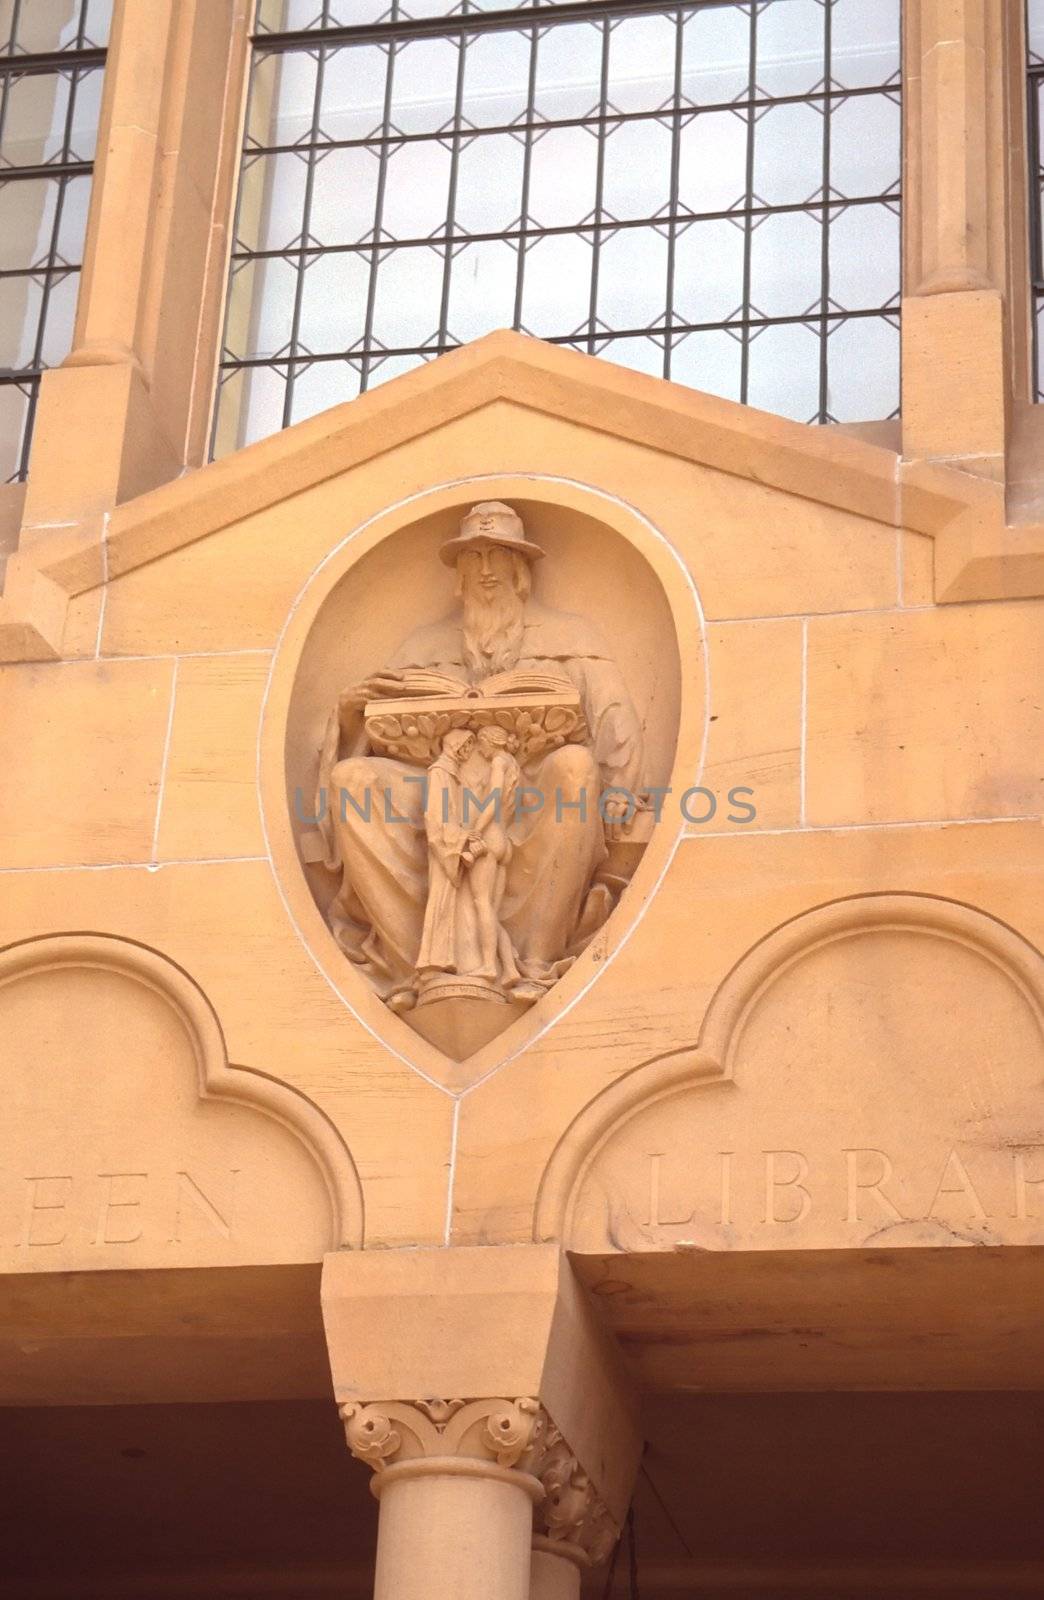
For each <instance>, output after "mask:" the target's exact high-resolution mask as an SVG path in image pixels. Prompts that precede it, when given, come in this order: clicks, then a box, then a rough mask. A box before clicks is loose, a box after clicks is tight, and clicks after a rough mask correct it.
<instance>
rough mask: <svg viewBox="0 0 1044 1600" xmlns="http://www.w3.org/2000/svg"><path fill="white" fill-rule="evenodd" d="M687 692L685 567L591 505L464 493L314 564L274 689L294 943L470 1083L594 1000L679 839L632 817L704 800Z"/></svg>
mask: <svg viewBox="0 0 1044 1600" xmlns="http://www.w3.org/2000/svg"><path fill="white" fill-rule="evenodd" d="M476 505H479V506H480V508H481V509H480V510H479V511H477V512H475V511H474V507H475V506H476ZM490 507H492V509H489V508H490ZM498 507H499V509H498ZM704 681H705V674H704V660H703V648H702V632H701V620H700V614H699V603H698V599H697V597H696V593H695V590H694V588H693V586H692V583H691V580H690V579H689V577H688V574H687V573H686V572H685V570H684V568H683V567H682V565H681V562H680V560H679V558H678V557H677V556H676V554H675V553H674V551H673V550H672V548H671V547H670V546H669V545H668V544H667V542H666V540H664V539H663V537H662V536H661V535H660V534H658V533H657V531H656V530H655V529H652V528H651V527H650V526H649V525H648V524H647V523H645V522H644V520H643V519H641V518H640V517H638V516H637V515H636V514H635V513H633V512H631V511H629V510H628V509H627V508H624V507H621V506H619V505H618V504H617V503H616V502H613V501H610V500H608V499H607V498H606V497H603V496H601V495H598V494H596V493H595V492H594V491H590V490H586V489H581V488H578V487H574V486H571V485H565V484H561V483H558V482H555V483H545V482H544V481H543V480H540V481H534V480H492V481H491V480H485V481H480V482H478V483H468V484H463V485H460V484H458V485H455V486H453V487H452V488H450V489H446V490H442V491H436V492H433V493H432V494H431V495H429V496H425V497H424V498H423V499H422V500H421V501H419V502H417V501H415V502H413V503H412V505H409V506H408V507H406V508H404V509H403V510H401V511H400V512H399V513H397V514H396V513H390V514H388V515H387V516H385V517H383V518H381V519H378V520H377V521H376V522H375V523H373V524H370V525H368V526H367V527H365V528H363V529H361V530H359V531H358V532H357V533H356V534H355V535H353V536H351V537H350V538H349V539H348V540H346V541H345V542H344V544H343V545H341V546H340V547H338V549H337V550H335V551H334V552H333V553H332V555H331V557H329V558H328V559H327V561H326V562H325V563H324V564H323V567H322V568H321V569H320V570H319V572H317V573H316V574H315V575H314V577H313V579H312V580H311V581H310V583H309V585H308V586H306V589H305V591H304V593H303V595H302V597H301V599H300V601H299V604H298V607H297V608H296V610H295V614H294V616H293V618H292V619H291V623H290V624H289V626H288V628H287V631H286V635H285V637H284V641H283V643H282V645H281V647H280V650H279V652H278V654H277V659H276V663H275V665H274V669H273V681H272V686H271V693H270V696H269V704H268V711H267V716H266V728H265V732H264V739H265V751H266V755H265V761H266V763H267V764H268V765H269V767H270V768H274V764H275V761H276V760H277V759H280V760H281V763H282V772H281V775H280V776H281V782H280V785H279V790H277V788H276V784H275V780H274V771H272V773H271V779H270V781H269V782H266V783H265V785H264V793H265V811H266V824H267V826H268V830H269V838H270V841H271V843H272V847H273V855H274V857H275V859H276V864H277V869H278V868H279V866H280V865H282V866H283V868H284V870H283V872H282V874H281V876H282V878H283V886H284V892H285V893H286V895H287V899H288V902H289V904H290V907H291V909H292V911H293V913H294V915H295V917H296V918H297V921H298V925H299V928H300V929H301V931H302V934H303V936H304V938H305V940H306V943H307V944H308V945H309V948H310V949H311V950H312V952H313V955H315V957H316V959H317V960H319V961H320V964H321V965H322V966H323V968H324V970H325V971H326V973H327V975H328V977H330V978H331V980H332V982H333V983H334V984H335V986H336V987H337V988H338V989H339V990H340V991H341V993H342V994H343V995H344V997H345V998H346V999H347V1000H348V1001H349V1003H350V1004H351V1005H352V1006H353V1007H354V1008H355V1009H356V1010H357V1011H358V1012H359V1014H360V1015H361V1016H362V1017H363V1019H364V1021H366V1022H367V1024H368V1025H369V1026H370V1027H371V1028H372V1029H373V1030H374V1031H376V1032H378V1033H380V1034H381V1035H382V1036H383V1037H385V1038H386V1039H387V1041H388V1043H389V1044H390V1045H391V1046H392V1047H393V1048H395V1049H396V1051H397V1053H399V1054H400V1055H403V1056H404V1057H405V1058H406V1059H408V1060H411V1061H413V1062H414V1063H416V1064H418V1065H421V1066H422V1068H424V1069H426V1070H430V1071H433V1072H434V1073H435V1075H437V1076H439V1077H441V1078H442V1080H443V1081H449V1082H451V1083H453V1084H454V1085H461V1084H463V1083H464V1082H466V1081H473V1080H474V1077H476V1076H478V1075H480V1074H481V1072H482V1071H484V1070H486V1069H487V1067H488V1066H489V1065H492V1064H494V1063H495V1061H496V1060H497V1059H500V1058H502V1056H503V1054H504V1053H506V1052H507V1050H509V1049H512V1048H518V1047H519V1046H520V1045H521V1044H523V1043H524V1042H525V1040H526V1038H527V1037H529V1038H531V1037H533V1036H534V1035H535V1033H536V1032H538V1031H539V1030H540V1028H541V1027H542V1026H543V1025H546V1024H547V1023H548V1022H549V1021H550V1020H551V1019H552V1017H553V1016H554V1015H555V1014H557V1011H558V1010H560V1009H561V1006H562V1004H563V1003H565V1002H567V1001H568V999H569V997H570V995H572V994H576V993H578V992H579V989H580V987H581V986H582V985H583V984H584V983H585V982H587V981H588V980H589V979H590V977H591V976H593V974H594V971H595V970H597V968H596V967H595V966H594V962H595V959H596V958H598V959H599V960H604V959H605V957H606V956H607V955H608V954H609V953H610V952H611V950H612V949H613V947H614V945H615V943H616V942H617V941H618V939H619V937H620V934H621V932H622V931H624V930H625V929H626V927H627V925H628V924H629V922H630V921H631V920H633V916H634V914H635V912H636V911H637V909H638V907H639V906H640V905H641V903H642V899H643V898H644V895H645V894H646V893H647V892H648V890H647V887H646V886H647V885H649V884H650V883H651V882H653V881H655V876H656V872H657V871H658V868H657V867H656V863H657V861H660V864H661V865H662V858H665V855H666V851H667V850H668V849H669V848H670V843H671V841H672V839H673V837H674V835H675V833H676V832H677V820H676V819H675V818H673V817H672V818H670V820H668V819H667V818H666V816H665V819H664V822H663V823H662V824H661V825H659V826H654V817H653V813H652V811H651V810H650V809H648V808H647V807H646V805H645V804H644V803H643V802H641V800H640V797H641V795H642V794H643V793H644V791H646V790H647V789H648V788H649V787H650V786H666V785H669V784H674V783H677V781H678V778H679V774H680V775H681V776H682V784H683V786H684V784H685V783H690V782H696V781H698V780H697V778H696V776H695V774H696V773H697V771H698V767H699V763H700V758H701V744H702V733H703V724H704V717H703V701H704ZM360 686H365V687H361V688H360ZM356 688H359V693H358V694H357V695H355V696H354V698H353V697H352V696H349V697H348V698H347V699H343V698H340V697H342V696H343V695H344V691H346V690H354V689H356ZM339 702H340V712H339V713H338V710H337V708H338V705H339ZM680 729H683V730H687V734H688V737H685V736H683V737H682V738H681V739H680V738H679V730H680ZM280 732H282V739H281V740H280ZM616 790H618V791H619V792H618V793H616V792H615V791H616ZM611 791H613V792H611ZM632 795H633V796H635V797H638V799H639V804H638V807H637V809H636V810H634V811H633V814H632V804H631V796H632ZM614 810H616V811H619V810H623V811H624V812H625V813H626V814H627V815H626V816H625V817H624V818H622V819H620V820H621V821H622V823H623V826H620V827H614V821H615V819H614V816H613V812H614ZM660 835H662V836H663V837H662V838H661V837H659V836H660ZM463 1060H467V1061H468V1066H469V1071H468V1073H467V1074H465V1075H463V1076H462V1075H461V1073H460V1070H459V1069H458V1068H453V1069H452V1070H451V1071H450V1072H449V1073H448V1075H447V1073H446V1072H445V1071H443V1070H442V1069H441V1067H440V1063H445V1064H446V1065H447V1066H448V1064H449V1063H451V1062H453V1063H459V1062H461V1061H463Z"/></svg>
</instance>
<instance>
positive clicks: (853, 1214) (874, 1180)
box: [843, 1150, 904, 1222]
mask: <svg viewBox="0 0 1044 1600" xmlns="http://www.w3.org/2000/svg"><path fill="white" fill-rule="evenodd" d="M843 1154H844V1156H845V1159H846V1160H847V1162H848V1221H849V1222H859V1221H860V1220H861V1218H860V1216H859V1191H860V1190H861V1189H862V1190H863V1191H864V1192H865V1193H867V1194H872V1195H873V1197H874V1199H875V1200H876V1201H877V1203H878V1205H879V1206H880V1208H881V1210H882V1211H883V1212H884V1214H885V1216H886V1217H887V1218H888V1220H889V1222H902V1221H903V1220H904V1218H903V1214H902V1212H901V1211H898V1210H897V1209H896V1207H895V1206H894V1205H893V1204H892V1202H891V1201H890V1200H889V1198H888V1196H887V1195H886V1194H885V1193H884V1191H883V1190H882V1188H881V1185H882V1183H887V1182H888V1180H889V1179H890V1178H891V1176H892V1163H891V1162H890V1161H889V1159H888V1157H887V1156H886V1155H885V1153H884V1151H883V1150H845V1151H844V1152H843ZM861 1156H868V1157H869V1158H870V1159H871V1160H873V1161H875V1162H876V1163H877V1169H878V1170H877V1176H876V1177H868V1176H866V1175H865V1174H864V1175H863V1176H862V1177H861V1176H860V1173H859V1166H860V1157H861Z"/></svg>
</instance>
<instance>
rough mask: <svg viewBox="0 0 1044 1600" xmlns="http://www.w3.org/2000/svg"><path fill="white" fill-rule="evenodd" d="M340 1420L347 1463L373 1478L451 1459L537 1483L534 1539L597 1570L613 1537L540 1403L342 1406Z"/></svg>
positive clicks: (614, 1530)
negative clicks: (410, 1464) (360, 1465)
mask: <svg viewBox="0 0 1044 1600" xmlns="http://www.w3.org/2000/svg"><path fill="white" fill-rule="evenodd" d="M340 1416H341V1419H342V1421H343V1422H344V1425H345V1433H346V1436H347V1440H348V1446H349V1448H350V1450H351V1452H352V1454H353V1456H355V1458H356V1460H358V1461H363V1462H365V1463H366V1465H367V1466H369V1467H370V1468H372V1470H373V1471H374V1472H375V1473H381V1472H383V1471H384V1470H385V1469H386V1468H388V1467H393V1466H398V1465H399V1464H400V1463H402V1462H405V1461H416V1460H424V1459H428V1460H436V1459H444V1458H445V1457H458V1458H464V1459H471V1460H479V1461H486V1462H488V1463H490V1465H492V1466H496V1467H499V1468H501V1469H505V1468H506V1469H509V1470H514V1471H517V1472H519V1473H522V1474H525V1475H526V1476H527V1478H528V1479H529V1481H530V1482H531V1483H532V1480H533V1479H536V1484H533V1492H534V1498H535V1499H537V1500H538V1503H537V1505H536V1508H535V1513H534V1535H535V1537H536V1538H537V1539H541V1540H544V1541H546V1542H547V1544H549V1545H551V1546H554V1547H555V1549H556V1550H558V1551H559V1552H560V1553H561V1554H562V1555H564V1556H567V1557H568V1558H569V1559H570V1560H573V1561H575V1562H577V1563H578V1564H579V1565H582V1566H597V1565H598V1564H599V1563H601V1562H602V1561H604V1560H605V1559H606V1558H607V1556H608V1555H609V1554H610V1552H611V1550H612V1548H613V1546H614V1544H615V1543H616V1541H617V1539H618V1538H619V1532H620V1530H619V1528H618V1527H617V1526H616V1524H615V1523H614V1522H613V1519H612V1517H611V1516H610V1513H609V1511H608V1510H607V1508H606V1506H605V1504H604V1502H603V1501H602V1499H601V1497H600V1496H599V1494H598V1492H597V1490H596V1488H595V1486H594V1484H593V1483H592V1481H591V1478H590V1477H589V1475H588V1474H587V1472H586V1471H585V1470H584V1468H583V1466H582V1465H581V1463H580V1462H579V1460H578V1459H577V1457H576V1456H575V1455H574V1453H573V1451H572V1450H571V1449H570V1447H569V1445H568V1443H567V1441H566V1439H565V1438H564V1436H563V1434H562V1432H561V1430H560V1429H559V1428H558V1427H556V1425H555V1424H554V1422H552V1420H551V1418H550V1417H549V1416H548V1414H547V1412H546V1411H545V1410H544V1408H543V1406H542V1405H541V1404H540V1402H539V1400H534V1399H530V1398H525V1397H523V1398H519V1399H514V1400H509V1399H505V1398H500V1397H498V1398H495V1399H489V1400H467V1401H465V1400H416V1401H403V1400H392V1401H378V1402H375V1403H372V1404H363V1403H361V1402H356V1401H349V1402H348V1403H346V1404H344V1405H342V1406H341V1407H340ZM537 1484H539V1488H540V1489H542V1490H543V1497H542V1499H540V1498H539V1489H537V1487H536V1485H537Z"/></svg>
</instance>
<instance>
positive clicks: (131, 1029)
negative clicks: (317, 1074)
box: [0, 934, 363, 1272]
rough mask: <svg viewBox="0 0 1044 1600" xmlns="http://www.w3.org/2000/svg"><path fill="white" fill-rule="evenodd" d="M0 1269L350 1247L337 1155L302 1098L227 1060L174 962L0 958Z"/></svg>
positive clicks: (109, 953) (357, 1241)
mask: <svg viewBox="0 0 1044 1600" xmlns="http://www.w3.org/2000/svg"><path fill="white" fill-rule="evenodd" d="M0 1040H2V1045H0V1059H2V1066H0V1096H2V1103H3V1107H4V1129H5V1132H4V1135H3V1139H2V1144H0V1270H5V1271H10V1272H32V1271H48V1272H54V1271H57V1270H86V1269H91V1268H108V1269H112V1268H120V1267H135V1268H142V1267H179V1266H193V1267H198V1266H217V1265H222V1266H224V1265H245V1264H261V1263H264V1264H276V1263H286V1262H305V1261H318V1260H320V1259H321V1258H322V1256H323V1255H324V1253H325V1252H326V1251H328V1250H331V1249H337V1248H339V1247H342V1246H358V1245H361V1243H362V1216H363V1210H362V1194H361V1190H360V1186H359V1181H358V1177H357V1175H356V1172H355V1168H354V1165H353V1163H352V1160H351V1157H350V1155H349V1153H348V1151H347V1150H346V1148H345V1146H344V1144H343V1142H342V1140H341V1139H340V1136H339V1135H338V1133H337V1132H336V1130H335V1129H334V1128H333V1126H332V1125H331V1124H330V1123H329V1122H328V1121H327V1119H326V1118H325V1116H323V1114H322V1113H321V1112H320V1111H319V1110H318V1108H317V1107H315V1106H314V1105H312V1104H311V1103H310V1102H309V1101H307V1100H305V1099H304V1098H303V1096H301V1095H299V1094H298V1093H296V1092H295V1091H294V1090H292V1089H290V1088H288V1087H287V1086H286V1085H284V1084H280V1083H276V1082H275V1081H273V1080H272V1079H270V1078H267V1077H264V1076H263V1075H261V1074H260V1073H256V1072H252V1071H250V1070H249V1069H247V1068H243V1067H238V1066H230V1065H229V1064H228V1062H227V1060H226V1056H225V1046H224V1041H223V1038H222V1035H221V1030H220V1027H219V1025H218V1022H217V1019H216V1017H215V1015H214V1013H213V1011H212V1010H211V1008H210V1006H209V1004H208V1002H207V1000H206V999H205V997H204V996H203V994H202V993H201V991H200V990H199V989H198V988H197V987H196V985H195V984H194V983H193V982H192V981H191V979H190V978H188V977H187V976H186V974H185V973H184V972H182V971H181V969H180V968H178V967H175V966H174V965H173V964H172V963H171V962H169V961H167V960H166V959H165V958H164V957H163V956H160V955H158V954H157V953H156V952H155V951H153V950H149V949H146V948H145V947H143V946H141V945H137V944H133V943H131V942H130V941H128V940H123V939H117V938H111V937H102V936H97V935H91V934H68V935H58V936H54V937H50V938H43V939H34V940H30V941H28V942H27V943H24V944H18V945H14V946H10V947H9V948H8V949H7V950H5V951H3V952H2V953H0Z"/></svg>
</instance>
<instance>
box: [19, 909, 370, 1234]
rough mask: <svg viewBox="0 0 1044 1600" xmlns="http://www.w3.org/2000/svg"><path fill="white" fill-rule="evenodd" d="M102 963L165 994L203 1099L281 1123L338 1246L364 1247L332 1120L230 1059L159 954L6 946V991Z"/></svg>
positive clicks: (184, 980) (207, 1015) (56, 942)
mask: <svg viewBox="0 0 1044 1600" xmlns="http://www.w3.org/2000/svg"><path fill="white" fill-rule="evenodd" d="M62 967H67V968H74V969H75V968H84V967H87V968H90V967H97V968H102V969H107V970H109V971H113V972H118V973H120V974H121V975H123V976H125V977H127V978H130V979H132V980H133V981H134V982H136V983H140V984H142V985H143V986H144V987H145V988H148V989H151V990H153V991H154V992H155V993H157V994H159V995H160V996H161V997H162V998H163V1000H164V1001H165V1002H166V1004H167V1005H168V1006H169V1007H170V1009H171V1010H172V1011H173V1012H174V1013H175V1015H176V1016H177V1017H178V1020H179V1021H180V1023H181V1025H182V1027H183V1028H184V1029H185V1031H186V1033H187V1034H188V1036H189V1038H190V1040H191V1043H192V1050H193V1054H194V1055H195V1058H196V1062H197V1069H198V1080H197V1082H198V1094H199V1098H200V1100H218V1101H220V1100H226V1101H230V1102H232V1103H233V1104H236V1105H241V1106H246V1107H248V1108H249V1109H251V1110H253V1111H256V1112H259V1113H260V1114H261V1115H263V1116H266V1117H269V1118H271V1119H272V1120H273V1121H275V1122H278V1123H281V1124H282V1126H283V1127H284V1128H286V1129H287V1130H288V1131H289V1132H290V1133H291V1134H293V1136H294V1137H295V1138H296V1139H297V1140H298V1141H299V1142H300V1144H301V1145H303V1146H304V1148H305V1149H306V1150H307V1151H308V1152H309V1154H310V1156H311V1157H312V1160H313V1161H314V1162H315V1164H316V1166H317V1168H318V1169H319V1172H320V1173H321V1175H322V1178H323V1182H324V1185H325V1188H326V1191H327V1195H328V1197H329V1202H330V1212H331V1219H332V1223H333V1235H334V1240H333V1242H334V1244H335V1246H336V1247H337V1248H340V1249H346V1250H358V1249H361V1248H362V1244H363V1194H362V1185H361V1183H360V1181H359V1175H358V1172H357V1171H356V1168H355V1163H354V1162H353V1160H352V1157H351V1155H350V1153H349V1151H348V1149H347V1147H346V1146H345V1144H344V1141H343V1140H342V1138H341V1136H340V1134H339V1133H338V1131H337V1129H336V1128H335V1127H334V1125H333V1123H332V1122H330V1120H329V1118H328V1117H326V1116H325V1115H324V1113H323V1112H322V1111H320V1109H319V1107H318V1106H316V1105H314V1104H313V1103H312V1101H310V1100H307V1099H306V1098H305V1096H304V1095H303V1094H300V1093H299V1092H298V1091H297V1090H296V1089H292V1088H291V1087H290V1086H289V1085H288V1084H285V1083H279V1082H277V1081H276V1080H275V1079H274V1078H270V1077H268V1076H266V1075H265V1074H263V1073H260V1072H254V1071H253V1070H252V1069H251V1068H249V1067H240V1066H235V1065H233V1064H232V1063H230V1062H229V1060H228V1057H227V1052H226V1049H225V1040H224V1036H223V1034H222V1031H221V1025H220V1023H219V1021H218V1019H217V1016H216V1015H215V1013H214V1011H213V1009H212V1007H211V1005H210V1002H209V1000H208V999H207V998H206V996H205V995H204V993H203V991H202V990H201V989H200V988H199V987H198V985H197V984H196V983H194V982H193V980H192V979H191V978H190V977H189V976H188V974H187V973H185V972H183V971H182V969H181V968H180V967H177V966H175V965H174V963H173V962H172V961H169V960H168V959H167V958H166V956H164V955H162V954H160V952H159V951H157V950H153V949H150V948H149V947H148V946H147V945H142V944H136V943H135V942H134V941H133V940H130V939H121V938H117V937H116V936H114V935H111V934H92V933H56V934H48V935H45V936H44V937H42V938H35V939H26V940H24V941H22V942H21V943H18V944H13V945H8V946H7V947H6V949H0V988H3V986H4V985H5V984H8V983H12V982H14V981H16V980H17V979H20V978H24V977H26V976H29V975H31V974H37V973H41V972H50V971H54V970H55V969H58V968H62Z"/></svg>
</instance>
